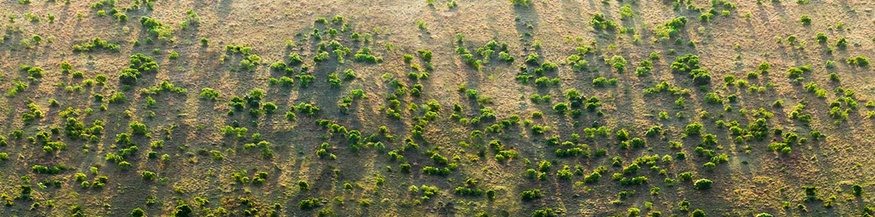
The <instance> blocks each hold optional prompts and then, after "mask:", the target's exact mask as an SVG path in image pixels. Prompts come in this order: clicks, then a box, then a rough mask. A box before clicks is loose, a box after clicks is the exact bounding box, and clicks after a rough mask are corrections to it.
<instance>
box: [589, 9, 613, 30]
mask: <svg viewBox="0 0 875 217" xmlns="http://www.w3.org/2000/svg"><path fill="white" fill-rule="evenodd" d="M589 23H590V24H592V27H593V29H595V30H609V31H613V30H616V29H617V27H618V25H617V23H614V21H611V20H608V19H607V18H605V15H604V14H602V13H596V14H593V15H592V19H590V21H589Z"/></svg>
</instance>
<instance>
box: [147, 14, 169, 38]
mask: <svg viewBox="0 0 875 217" xmlns="http://www.w3.org/2000/svg"><path fill="white" fill-rule="evenodd" d="M140 24H142V25H143V27H144V28H146V30H147V32H148V33H149V34H150V35H152V36H153V37H158V38H168V37H170V35H171V34H173V29H172V28H171V27H170V26H167V25H164V24H163V23H161V21H158V20H156V19H155V18H152V17H148V16H143V17H141V18H140Z"/></svg>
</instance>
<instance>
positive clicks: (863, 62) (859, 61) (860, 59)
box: [846, 56, 869, 67]
mask: <svg viewBox="0 0 875 217" xmlns="http://www.w3.org/2000/svg"><path fill="white" fill-rule="evenodd" d="M846 62H847V63H848V64H850V65H854V66H858V67H867V66H869V59H867V58H866V57H865V56H857V57H854V58H848V60H847V61H846Z"/></svg>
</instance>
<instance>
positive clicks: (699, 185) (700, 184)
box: [693, 179, 714, 190]
mask: <svg viewBox="0 0 875 217" xmlns="http://www.w3.org/2000/svg"><path fill="white" fill-rule="evenodd" d="M713 183H714V182H713V181H711V180H709V179H697V180H696V181H695V182H693V186H694V187H695V188H696V190H708V189H711V185H712V184H713Z"/></svg>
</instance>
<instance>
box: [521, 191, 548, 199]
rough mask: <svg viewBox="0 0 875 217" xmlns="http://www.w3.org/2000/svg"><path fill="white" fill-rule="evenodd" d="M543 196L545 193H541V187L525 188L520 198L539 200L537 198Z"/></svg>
mask: <svg viewBox="0 0 875 217" xmlns="http://www.w3.org/2000/svg"><path fill="white" fill-rule="evenodd" d="M542 197H544V194H543V193H541V189H537V188H536V189H531V190H525V191H523V192H521V193H520V199H522V200H523V202H529V201H533V200H537V199H540V198H542Z"/></svg>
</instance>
